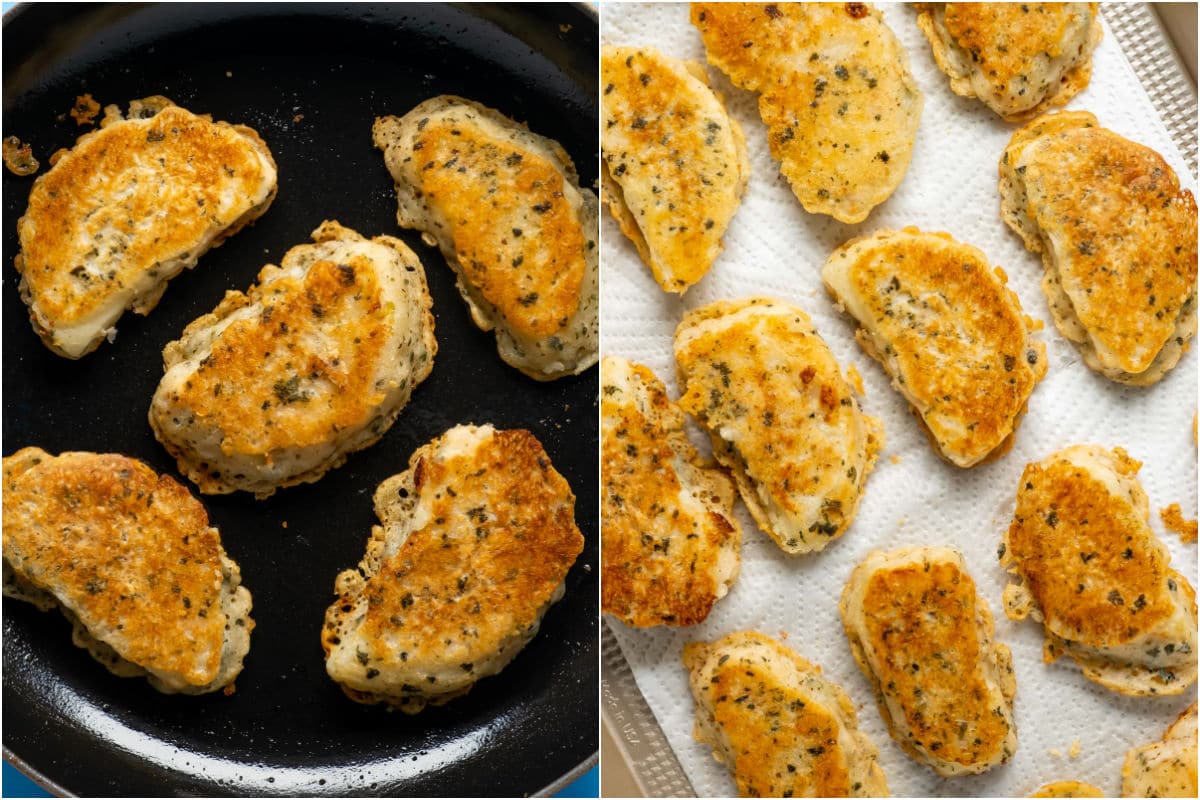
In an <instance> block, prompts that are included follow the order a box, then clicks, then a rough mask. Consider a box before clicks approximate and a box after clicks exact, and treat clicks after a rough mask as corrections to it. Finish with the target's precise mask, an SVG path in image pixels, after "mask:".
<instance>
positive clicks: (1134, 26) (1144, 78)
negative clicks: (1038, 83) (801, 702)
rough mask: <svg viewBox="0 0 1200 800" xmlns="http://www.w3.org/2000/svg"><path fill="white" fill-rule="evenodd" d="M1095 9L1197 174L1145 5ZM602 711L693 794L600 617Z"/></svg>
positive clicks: (656, 778) (622, 745)
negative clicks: (1106, 24) (1098, 11)
mask: <svg viewBox="0 0 1200 800" xmlns="http://www.w3.org/2000/svg"><path fill="white" fill-rule="evenodd" d="M1101 12H1102V14H1103V16H1104V19H1105V21H1106V22H1107V23H1108V25H1109V27H1110V28H1111V29H1112V32H1113V34H1114V35H1115V36H1116V39H1117V41H1118V43H1119V44H1120V46H1121V50H1122V51H1123V52H1124V54H1125V56H1126V58H1128V59H1129V62H1130V64H1131V65H1132V66H1133V69H1134V71H1135V72H1136V73H1137V75H1138V78H1139V79H1140V80H1141V82H1142V86H1143V88H1144V89H1145V90H1146V93H1147V94H1148V95H1149V96H1150V100H1151V101H1152V103H1153V104H1154V108H1155V109H1156V110H1157V111H1158V113H1159V116H1160V117H1161V118H1162V121H1163V123H1164V125H1165V126H1166V128H1167V130H1168V132H1169V133H1170V135H1171V139H1172V141H1174V143H1175V145H1176V146H1177V147H1178V148H1179V150H1180V152H1181V153H1182V154H1183V157H1184V159H1185V160H1186V161H1187V164H1188V167H1189V168H1190V169H1191V171H1192V174H1193V175H1195V174H1196V150H1197V141H1196V112H1197V103H1196V89H1195V84H1194V83H1193V82H1192V80H1191V78H1190V77H1189V76H1188V73H1187V70H1186V69H1185V67H1184V65H1183V63H1182V62H1181V61H1180V60H1179V56H1178V55H1177V53H1176V52H1175V49H1174V48H1173V46H1172V44H1171V41H1170V39H1169V37H1168V35H1167V33H1166V31H1165V30H1164V28H1163V26H1162V23H1161V21H1160V20H1159V18H1158V16H1157V15H1156V14H1155V12H1154V10H1153V9H1152V7H1151V6H1150V5H1148V4H1143V3H1137V4H1132V3H1131V4H1126V3H1103V4H1102V5H1101ZM600 642H601V644H600V649H601V662H600V692H601V715H602V717H603V719H604V724H605V726H606V728H607V729H608V731H609V733H610V734H611V735H612V739H613V741H614V743H615V745H616V749H617V750H618V751H619V752H618V753H608V752H605V754H604V758H605V759H606V760H607V759H609V758H613V759H617V758H619V759H622V760H623V761H624V762H625V764H626V765H627V766H628V767H629V771H630V773H631V775H632V777H633V779H634V782H635V783H636V784H637V786H638V788H639V789H640V790H641V793H642V795H644V796H646V797H695V796H696V794H695V790H694V789H693V787H692V784H691V782H690V781H689V780H688V777H687V775H686V774H685V773H684V771H683V768H682V767H681V766H680V764H679V760H678V759H677V758H676V756H675V753H674V751H672V750H671V747H670V745H669V744H668V742H667V738H666V736H664V735H663V731H662V728H661V727H660V726H659V724H658V720H657V719H656V718H655V716H654V713H653V711H651V709H650V706H649V705H648V704H647V703H646V700H645V698H644V697H643V696H642V692H641V690H640V689H639V688H638V685H637V680H636V677H635V676H634V674H633V670H632V669H631V668H630V666H629V662H628V661H627V660H626V659H625V655H624V653H622V652H621V646H620V644H619V643H618V642H617V637H616V636H614V635H613V633H612V631H611V630H610V628H609V622H608V620H607V619H606V620H605V621H604V624H603V625H602V626H601V639H600Z"/></svg>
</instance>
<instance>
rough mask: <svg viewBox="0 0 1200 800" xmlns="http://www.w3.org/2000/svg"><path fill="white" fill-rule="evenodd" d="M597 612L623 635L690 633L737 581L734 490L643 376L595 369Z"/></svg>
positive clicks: (609, 363)
mask: <svg viewBox="0 0 1200 800" xmlns="http://www.w3.org/2000/svg"><path fill="white" fill-rule="evenodd" d="M600 369H601V393H600V418H601V441H600V467H601V474H602V478H601V481H602V483H601V486H602V494H601V520H602V522H601V524H602V536H601V547H602V550H601V564H602V566H601V572H600V579H601V586H600V598H601V608H602V609H603V611H604V612H605V613H608V614H613V615H614V616H616V617H617V618H619V619H620V620H621V621H622V622H624V623H626V624H628V625H635V626H640V627H647V626H652V625H664V624H665V625H695V624H697V623H700V622H703V621H704V619H705V618H706V617H708V613H709V611H710V610H711V609H712V606H713V604H714V603H715V602H716V601H717V600H719V599H720V598H721V597H723V596H724V595H725V593H726V591H727V590H728V588H729V586H730V584H732V583H733V580H734V578H735V577H736V576H737V572H738V549H739V547H740V545H741V539H742V532H741V527H740V526H739V525H738V523H737V520H736V519H735V518H734V516H733V497H734V487H733V481H731V480H730V479H729V477H728V476H727V475H726V474H725V473H724V472H723V471H721V470H720V469H719V468H717V467H716V466H715V465H714V464H711V463H710V462H707V461H705V460H704V459H702V458H701V457H700V454H699V453H698V452H697V451H696V449H695V448H694V447H693V446H692V444H691V442H689V441H688V438H687V433H686V431H685V430H684V415H683V411H681V410H680V409H679V407H678V406H676V405H675V404H674V403H672V402H671V401H670V400H669V399H668V398H667V391H666V387H665V386H663V384H662V382H661V381H660V380H658V378H657V377H655V375H654V373H652V372H651V371H650V370H649V369H647V368H646V367H643V366H641V365H637V364H630V363H629V362H627V361H625V360H624V359H618V358H615V357H613V356H609V357H606V358H605V359H604V360H603V361H601V364H600Z"/></svg>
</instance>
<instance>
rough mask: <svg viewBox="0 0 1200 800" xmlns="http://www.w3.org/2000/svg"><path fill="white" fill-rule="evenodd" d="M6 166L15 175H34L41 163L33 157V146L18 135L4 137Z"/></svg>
mask: <svg viewBox="0 0 1200 800" xmlns="http://www.w3.org/2000/svg"><path fill="white" fill-rule="evenodd" d="M4 166H6V167H8V171H9V172H11V173H12V174H14V175H21V176H25V175H32V174H33V173H35V172H37V171H38V167H40V166H41V164H39V163H38V160H37V159H36V158H34V157H33V148H32V147H31V146H29V145H27V144H25V143H24V142H22V141H21V140H20V139H18V138H17V137H16V136H6V137H5V138H4Z"/></svg>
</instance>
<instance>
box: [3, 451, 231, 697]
mask: <svg viewBox="0 0 1200 800" xmlns="http://www.w3.org/2000/svg"><path fill="white" fill-rule="evenodd" d="M4 594H5V595H6V596H8V597H15V598H17V599H20V600H25V601H27V602H30V603H33V604H34V605H36V606H38V607H39V608H41V609H42V610H44V611H45V610H49V609H51V608H54V607H56V606H57V607H58V608H59V609H60V610H61V611H62V613H63V615H64V616H65V617H66V618H67V619H69V620H70V621H71V622H72V624H73V625H74V626H75V629H74V634H73V637H72V638H73V640H74V642H75V644H76V645H78V646H79V647H82V648H85V649H87V650H88V652H90V653H91V654H92V656H93V657H94V658H95V659H96V660H97V661H99V662H100V663H102V664H104V666H105V667H107V668H108V669H109V671H110V672H112V673H113V674H115V675H119V676H122V677H137V676H144V677H145V678H146V679H147V680H148V681H149V682H150V685H151V686H153V687H154V688H155V689H157V690H159V691H160V692H165V693H167V694H175V693H182V694H203V693H206V692H215V691H217V690H218V689H224V690H225V691H226V693H229V692H232V691H233V681H234V679H235V678H236V677H237V676H238V674H239V673H240V672H241V671H242V660H243V659H244V658H245V657H246V653H247V652H248V651H249V650H250V631H251V630H253V628H254V620H252V619H250V607H251V598H250V592H249V591H247V590H246V588H245V587H244V586H242V585H241V572H240V570H239V569H238V565H237V564H236V563H234V562H233V561H232V560H231V559H230V558H229V557H228V556H227V555H226V554H225V550H224V548H222V547H221V537H220V534H219V533H218V532H217V530H216V529H215V528H213V527H211V526H210V525H209V522H208V514H207V513H206V512H205V510H204V507H203V506H201V505H200V503H199V502H198V501H197V500H196V499H195V498H194V497H192V496H191V494H189V493H188V490H187V489H185V488H184V487H182V486H181V485H179V484H178V483H176V482H175V481H174V480H172V479H171V478H170V477H167V476H165V475H162V476H160V475H157V474H155V473H154V471H153V470H151V469H150V468H149V467H147V466H146V465H145V464H143V463H142V462H140V461H136V460H134V459H132V458H127V457H125V456H121V455H114V454H108V453H83V452H74V453H63V454H61V455H58V456H52V455H50V454H49V453H46V452H45V451H43V450H39V449H38V448H36V447H26V448H25V449H23V450H19V451H17V452H16V453H14V454H13V455H11V456H8V457H7V458H5V459H4Z"/></svg>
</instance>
